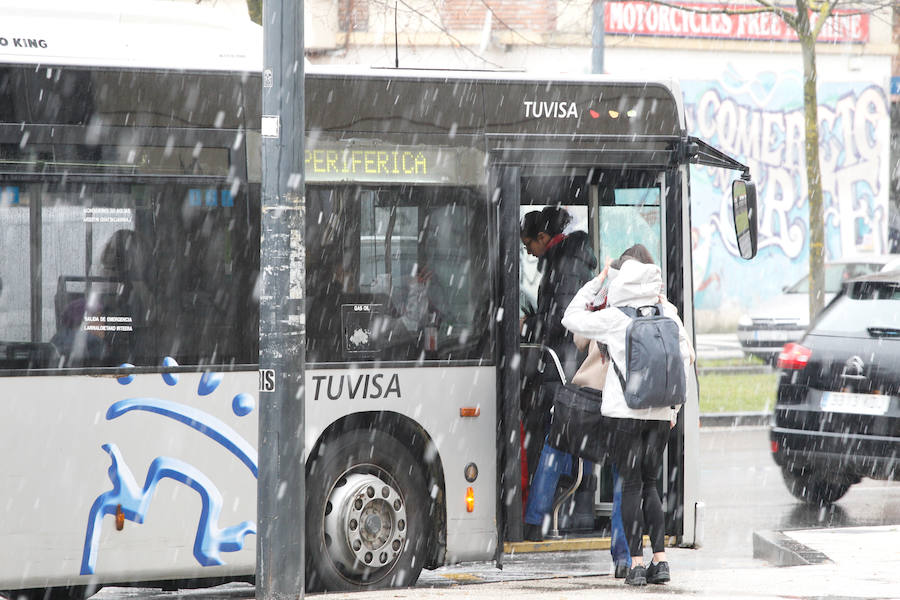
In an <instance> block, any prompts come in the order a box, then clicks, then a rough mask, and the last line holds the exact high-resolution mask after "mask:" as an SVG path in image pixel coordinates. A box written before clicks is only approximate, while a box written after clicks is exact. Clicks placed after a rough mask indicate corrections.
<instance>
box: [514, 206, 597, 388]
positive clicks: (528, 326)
mask: <svg viewBox="0 0 900 600" xmlns="http://www.w3.org/2000/svg"><path fill="white" fill-rule="evenodd" d="M571 220H572V216H571V215H570V214H569V213H568V212H567V211H566V210H565V209H563V208H559V207H555V206H548V207H546V208H544V209H543V210H540V211H533V212H530V213H528V214H526V215H525V217H524V218H523V219H522V223H521V226H520V229H519V231H520V236H521V239H522V244H524V245H525V249H526V250H527V251H528V253H529V254H531V255H532V256H535V257H537V258H538V270H539V271H540V272H541V283H540V285H539V286H538V295H537V307H535V311H534V312H533V313H531V314H529V315H526V316H525V317H523V318H522V324H521V325H522V327H521V333H522V338H523V341H527V342H530V343H534V344H542V345H544V346H547V347H549V348H552V349H553V350H555V351H556V353H557V354H558V355H559V358H560V361H561V362H562V364H563V368H564V370H565V371H566V374H567V375H568V376H571V375H573V374H574V373H575V370H576V369H577V368H578V364H577V362H576V353H577V350H576V349H575V346H574V345H573V343H572V334H571V333H569V332H568V331H567V330H566V328H565V327H563V326H562V317H563V314H564V313H565V310H566V307H567V306H569V302H571V301H572V298H574V297H575V294H576V293H577V292H578V290H580V289H581V286H583V285H584V284H585V283H587V282H588V281H590V280H591V279H593V277H594V270H595V269H596V267H597V259H596V258H594V255H593V254H592V252H591V244H590V239H589V238H588V235H587V233H585V232H584V231H573V232H572V233H570V234H568V235H566V234H564V233H563V231H564V230H565V228H566V226H567V225H568V224H569V222H570V221H571Z"/></svg>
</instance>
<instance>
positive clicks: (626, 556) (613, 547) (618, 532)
mask: <svg viewBox="0 0 900 600" xmlns="http://www.w3.org/2000/svg"><path fill="white" fill-rule="evenodd" d="M611 466H612V480H613V506H612V516H610V519H609V528H610V542H609V553H610V554H612V559H613V562H614V563H624V564H626V565H628V566H629V567H630V566H631V552H630V551H629V550H628V540H627V539H625V526H624V525H623V524H622V480H621V479H620V478H619V470H618V469H616V465H611Z"/></svg>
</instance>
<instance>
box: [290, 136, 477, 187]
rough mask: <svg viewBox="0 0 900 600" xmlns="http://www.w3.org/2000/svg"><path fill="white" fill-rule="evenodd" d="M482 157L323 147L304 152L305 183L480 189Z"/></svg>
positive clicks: (387, 147)
mask: <svg viewBox="0 0 900 600" xmlns="http://www.w3.org/2000/svg"><path fill="white" fill-rule="evenodd" d="M482 157H483V154H482V153H481V152H478V151H477V150H474V149H472V148H464V147H443V146H399V145H393V144H378V143H359V142H353V143H349V144H339V143H334V142H332V143H325V144H321V143H319V144H315V145H313V146H308V147H307V148H306V151H305V160H304V162H305V167H306V180H307V181H308V182H311V183H315V182H325V181H354V182H367V183H368V182H371V183H439V184H453V185H480V184H482V183H483V178H484V175H483V173H484V169H483V166H482V165H483V162H482Z"/></svg>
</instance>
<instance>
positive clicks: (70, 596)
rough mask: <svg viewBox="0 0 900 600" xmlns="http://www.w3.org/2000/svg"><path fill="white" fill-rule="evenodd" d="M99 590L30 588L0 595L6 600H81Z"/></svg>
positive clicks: (85, 587) (79, 587)
mask: <svg viewBox="0 0 900 600" xmlns="http://www.w3.org/2000/svg"><path fill="white" fill-rule="evenodd" d="M99 590H100V588H99V587H96V586H95V587H94V588H93V591H91V592H88V588H87V586H84V585H72V586H62V587H48V588H31V589H27V590H8V591H3V592H0V595H2V596H4V597H6V598H7V599H8V600H83V599H84V598H89V597H90V596H92V595H94V594H95V593H97V592H98V591H99Z"/></svg>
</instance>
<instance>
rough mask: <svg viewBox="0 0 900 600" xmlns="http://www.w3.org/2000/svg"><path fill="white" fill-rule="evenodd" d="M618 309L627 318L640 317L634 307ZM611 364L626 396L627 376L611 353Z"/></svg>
mask: <svg viewBox="0 0 900 600" xmlns="http://www.w3.org/2000/svg"><path fill="white" fill-rule="evenodd" d="M616 308H618V309H619V310H621V311H622V312H623V313H625V316H626V317H629V318H631V319H636V318H637V316H638V311H637V309H636V308H634V307H633V306H617V307H616ZM625 359H626V360H627V359H628V357H627V356H626V357H625ZM609 362H611V363H612V366H613V369H615V371H616V377H618V378H619V383H620V384H621V385H622V394H623V395H624V394H625V376H624V375H622V371H621V370H620V369H619V365H617V364H616V361H615V360H613V357H612V352H610V353H609Z"/></svg>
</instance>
